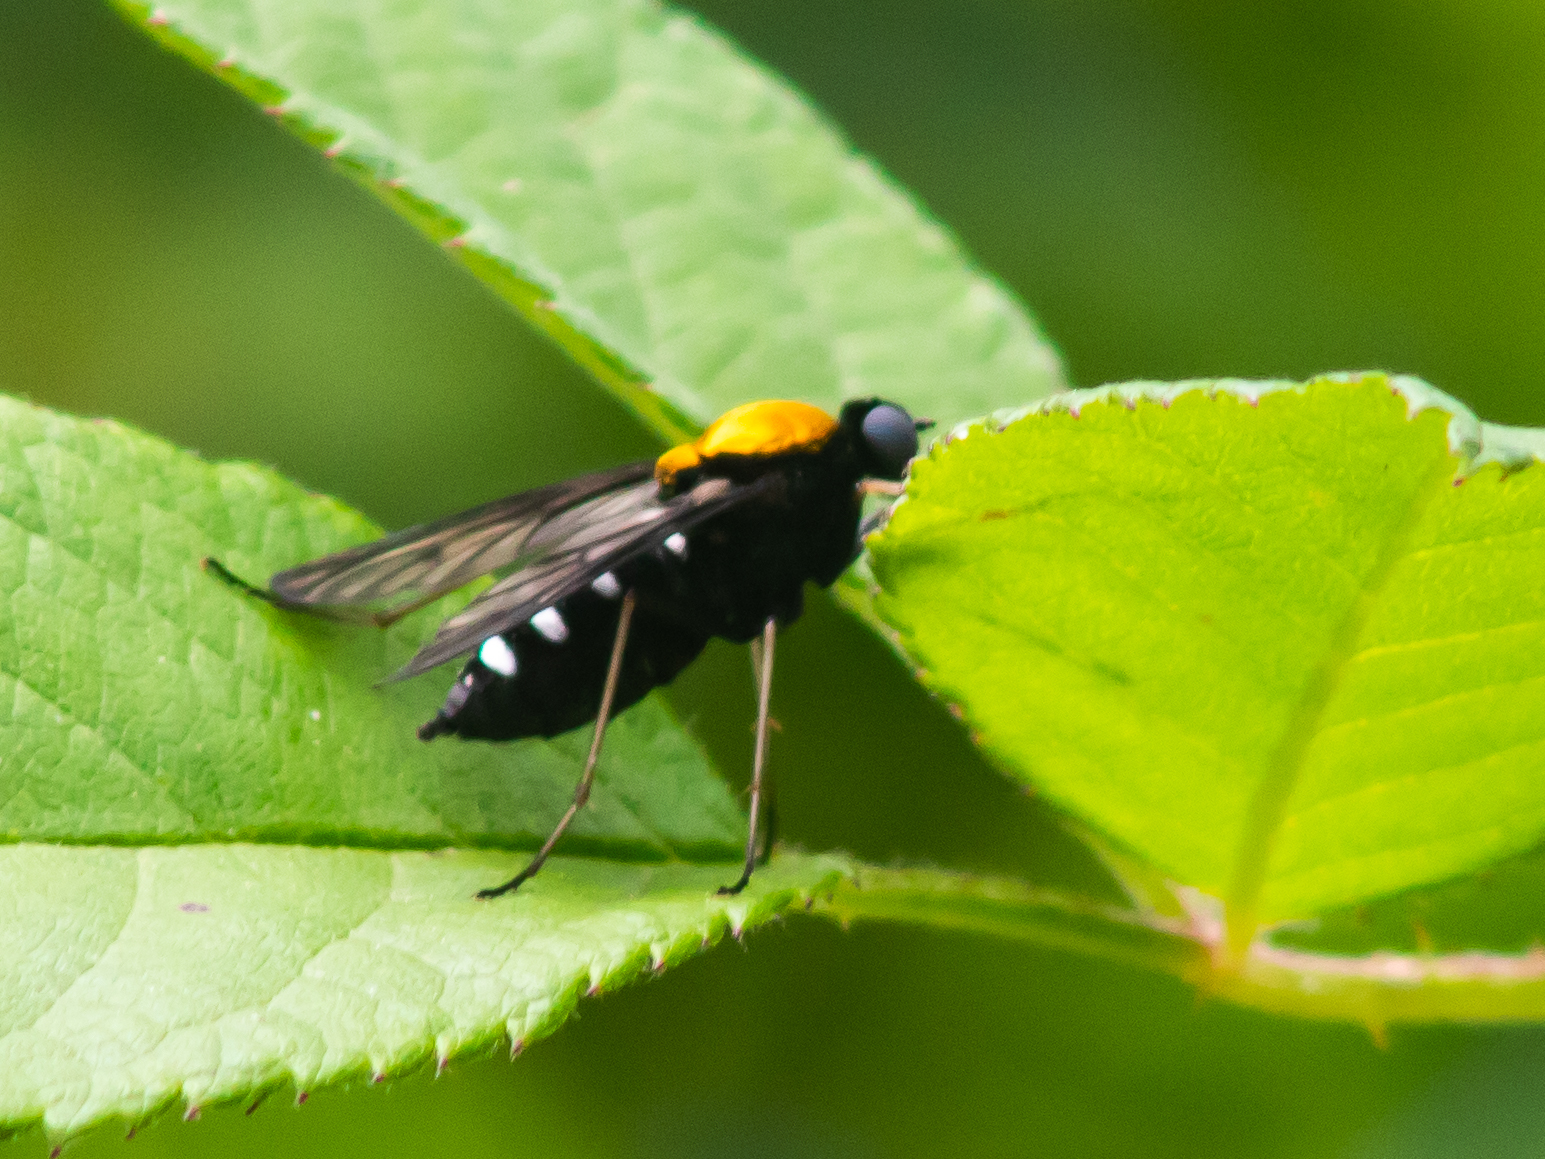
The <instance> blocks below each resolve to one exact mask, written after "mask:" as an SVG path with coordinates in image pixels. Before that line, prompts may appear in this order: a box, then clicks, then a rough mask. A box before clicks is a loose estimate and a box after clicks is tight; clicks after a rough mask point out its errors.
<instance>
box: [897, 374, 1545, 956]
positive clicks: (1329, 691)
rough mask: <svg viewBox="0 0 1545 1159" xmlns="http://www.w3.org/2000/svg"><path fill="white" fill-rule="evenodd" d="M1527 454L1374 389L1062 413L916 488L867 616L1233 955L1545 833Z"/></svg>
mask: <svg viewBox="0 0 1545 1159" xmlns="http://www.w3.org/2000/svg"><path fill="white" fill-rule="evenodd" d="M1540 438H1541V437H1540V435H1539V434H1538V433H1536V432H1519V431H1509V430H1505V429H1502V428H1496V427H1484V426H1483V425H1482V424H1480V423H1478V422H1476V420H1475V419H1474V417H1473V416H1471V415H1470V414H1469V413H1468V412H1466V411H1465V410H1464V408H1463V407H1461V406H1460V405H1459V404H1458V403H1456V402H1454V401H1453V400H1452V399H1448V398H1446V397H1445V396H1443V395H1441V394H1439V393H1438V392H1436V391H1434V390H1432V389H1431V388H1430V387H1427V386H1425V385H1424V384H1421V383H1418V382H1415V381H1413V380H1409V379H1394V380H1391V379H1387V378H1384V377H1383V376H1380V375H1367V376H1363V377H1352V378H1348V379H1334V378H1326V379H1318V380H1315V381H1314V382H1311V383H1309V384H1307V385H1305V386H1293V385H1292V384H1286V383H1253V384H1252V383H1240V382H1220V383H1182V384H1178V385H1173V386H1167V387H1166V386H1159V385H1156V384H1137V385H1134V386H1129V387H1120V388H1107V389H1105V390H1101V391H1093V392H1074V393H1072V394H1069V395H1065V396H1062V397H1061V398H1059V399H1054V400H1051V401H1050V402H1049V403H1047V404H1045V405H1043V406H1041V407H1038V408H1035V409H1034V410H1033V411H1031V412H1030V413H1027V414H1021V415H1019V416H1002V417H1000V418H998V419H995V420H993V421H991V422H989V423H987V424H977V425H974V426H972V427H970V428H968V429H962V430H958V431H956V432H955V433H954V437H953V438H952V439H951V440H949V443H948V445H947V446H944V447H940V448H936V449H935V451H934V453H933V454H932V455H931V457H930V458H929V459H928V460H927V461H926V462H921V463H919V464H917V465H916V466H915V469H914V472H913V480H912V484H911V487H910V488H909V492H908V497H907V499H906V501H905V502H904V503H903V504H902V505H901V506H900V507H899V508H898V509H897V511H896V513H895V515H894V517H893V518H892V519H891V521H890V524H889V526H888V527H887V529H886V530H885V532H884V533H883V535H881V536H879V537H878V538H877V540H876V541H875V542H874V543H873V544H872V552H873V557H874V570H875V574H876V576H877V577H878V579H879V581H880V583H881V584H882V586H883V591H882V592H881V594H880V595H879V597H878V602H877V607H878V610H879V612H880V614H881V615H882V616H884V617H885V618H886V619H887V620H888V621H889V622H890V623H891V624H893V625H894V626H895V628H896V629H897V630H898V631H899V633H900V637H901V640H902V642H903V644H904V646H905V647H906V649H907V650H908V651H909V652H910V653H911V654H912V655H913V656H914V657H916V659H917V661H918V662H919V663H920V664H921V665H922V666H923V668H924V669H925V670H926V673H927V679H928V681H929V682H930V684H931V685H932V686H933V687H934V688H935V689H936V690H937V691H938V692H939V694H940V695H942V696H944V697H946V698H947V699H949V700H951V701H954V702H957V703H958V704H959V706H960V708H961V709H962V711H963V712H964V714H965V716H966V718H967V720H968V721H969V722H970V723H971V725H972V727H973V728H974V729H975V730H977V734H978V737H979V739H980V742H981V743H982V744H983V745H985V746H986V747H987V749H988V750H989V751H990V752H991V753H992V754H993V755H994V756H995V757H996V758H997V759H998V760H999V761H1001V762H1002V764H1003V765H1004V766H1005V767H1006V768H1008V769H1010V770H1011V771H1012V772H1013V773H1014V774H1015V775H1017V776H1019V777H1022V778H1023V779H1024V780H1026V781H1027V782H1029V783H1030V784H1032V785H1034V786H1035V787H1036V788H1038V789H1040V790H1042V791H1044V792H1045V793H1046V794H1047V795H1048V796H1049V797H1051V798H1053V799H1055V800H1056V801H1058V802H1059V803H1061V804H1063V805H1064V806H1066V807H1067V808H1068V809H1070V810H1071V811H1073V812H1074V813H1076V814H1077V815H1079V816H1080V817H1082V818H1084V819H1085V820H1086V821H1088V822H1089V823H1090V824H1092V825H1093V826H1094V827H1095V828H1096V829H1098V830H1100V831H1102V832H1103V833H1104V834H1106V835H1107V836H1108V837H1109V838H1111V839H1113V840H1114V841H1116V842H1117V843H1118V844H1119V845H1121V846H1124V847H1125V848H1126V849H1128V850H1130V851H1132V852H1134V853H1136V854H1138V855H1140V856H1142V857H1143V858H1146V859H1147V860H1149V861H1151V862H1152V863H1153V864H1154V865H1156V866H1157V867H1159V868H1160V869H1161V870H1162V871H1163V872H1165V873H1166V874H1168V875H1170V876H1171V877H1173V878H1174V879H1175V880H1177V881H1178V882H1180V883H1183V884H1186V885H1190V886H1194V887H1197V888H1200V889H1201V890H1204V891H1206V892H1208V893H1211V894H1215V895H1218V896H1220V897H1223V898H1225V899H1226V901H1227V904H1228V909H1229V921H1230V927H1231V940H1232V942H1233V945H1234V948H1235V949H1236V951H1237V950H1238V949H1239V948H1240V947H1241V946H1242V945H1243V944H1244V943H1245V942H1246V941H1248V938H1249V936H1250V932H1251V931H1252V930H1253V929H1254V928H1255V926H1256V924H1257V922H1259V921H1268V922H1274V921H1281V920H1284V919H1291V918H1299V917H1304V916H1307V915H1311V914H1314V913H1317V912H1320V911H1323V910H1326V909H1328V908H1331V907H1334V906H1338V905H1348V904H1352V903H1355V902H1358V901H1361V900H1365V899H1368V898H1372V897H1377V896H1381V895H1385V894H1390V893H1393V892H1397V891H1399V890H1403V889H1406V888H1409V887H1412V886H1415V885H1418V884H1422V883H1426V882H1433V881H1437V880H1440V879H1443V878H1446V877H1450V876H1453V875H1456V874H1462V873H1465V872H1468V871H1470V870H1473V869H1475V868H1478V867H1480V866H1483V865H1486V864H1489V863H1491V862H1494V861H1497V860H1499V859H1501V858H1504V857H1506V856H1509V855H1511V854H1516V853H1519V852H1521V851H1523V850H1525V849H1527V848H1529V847H1530V846H1532V845H1534V844H1535V843H1536V842H1538V841H1539V840H1540V838H1541V835H1542V834H1545V776H1541V771H1542V764H1545V648H1542V647H1541V645H1542V643H1545V589H1542V588H1541V586H1540V584H1539V582H1538V577H1539V575H1540V574H1541V571H1542V568H1545V472H1542V471H1539V470H1536V469H1523V468H1524V467H1525V466H1526V464H1529V463H1532V462H1533V461H1534V460H1533V451H1534V449H1535V448H1536V447H1538V446H1539V445H1540ZM1461 482H1462V483H1463V485H1462V486H1457V485H1456V484H1458V483H1461Z"/></svg>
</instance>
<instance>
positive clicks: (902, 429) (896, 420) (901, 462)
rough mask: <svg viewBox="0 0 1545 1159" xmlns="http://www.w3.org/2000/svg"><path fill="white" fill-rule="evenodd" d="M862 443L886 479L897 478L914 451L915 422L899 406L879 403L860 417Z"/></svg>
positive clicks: (915, 449)
mask: <svg viewBox="0 0 1545 1159" xmlns="http://www.w3.org/2000/svg"><path fill="white" fill-rule="evenodd" d="M863 432H864V442H865V443H867V444H868V445H869V453H870V454H871V455H873V456H874V458H875V461H876V463H877V464H878V465H879V466H880V467H881V468H882V471H881V473H882V474H884V475H885V476H886V477H888V478H893V479H899V478H901V473H902V472H903V471H904V470H906V466H907V463H908V462H910V461H911V459H912V457H913V456H914V455H916V454H917V424H916V423H915V422H914V421H913V419H912V416H911V415H909V414H908V413H907V412H906V411H904V410H902V409H901V408H900V407H899V406H892V405H891V404H890V403H888V402H882V403H881V404H880V405H879V406H877V407H874V408H873V409H872V410H870V412H869V413H868V414H866V415H865V416H864V424H863Z"/></svg>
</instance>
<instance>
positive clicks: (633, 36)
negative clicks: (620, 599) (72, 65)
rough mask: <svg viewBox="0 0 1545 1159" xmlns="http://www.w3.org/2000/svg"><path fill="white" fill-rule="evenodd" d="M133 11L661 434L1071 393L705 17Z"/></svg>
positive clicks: (905, 202)
mask: <svg viewBox="0 0 1545 1159" xmlns="http://www.w3.org/2000/svg"><path fill="white" fill-rule="evenodd" d="M123 6H124V7H125V9H126V10H127V11H129V12H130V13H132V14H133V15H134V16H135V17H136V18H138V19H140V20H143V21H144V22H145V23H146V24H147V25H148V26H149V28H150V29H151V31H152V32H153V33H154V34H155V35H157V36H158V37H159V38H160V39H161V40H162V41H163V43H165V44H167V45H168V46H169V47H171V48H172V49H173V50H175V51H178V52H180V53H182V54H184V55H186V56H187V57H189V58H190V59H191V60H192V61H194V62H195V63H196V64H198V65H200V66H201V67H203V68H205V69H207V70H209V71H210V72H211V73H212V74H214V75H215V76H218V77H220V78H222V79H224V80H226V81H228V82H229V83H231V84H233V85H235V86H236V87H237V88H238V89H240V90H241V91H243V92H244V93H246V94H248V95H249V96H250V97H252V98H253V99H254V100H256V101H258V102H260V103H261V104H263V105H264V106H266V107H269V108H270V109H272V110H273V111H275V112H279V113H282V114H283V116H284V118H285V120H286V121H287V123H289V124H290V125H291V126H292V127H294V128H295V129H296V130H297V131H298V132H300V133H301V134H302V135H303V136H305V137H306V138H307V139H309V140H311V141H313V142H315V143H316V144H318V145H319V146H324V147H326V149H327V153H328V156H329V157H332V158H334V159H335V160H336V162H337V164H339V165H340V166H341V167H343V168H344V169H345V170H346V171H347V172H349V173H350V174H351V175H352V176H354V177H356V178H357V179H358V180H360V181H361V182H363V183H364V184H365V185H366V186H367V187H369V188H371V189H373V190H375V191H376V192H378V193H379V194H381V195H382V196H383V197H385V198H386V199H387V200H388V201H389V202H390V203H391V204H392V205H394V206H395V207H396V208H397V209H398V210H399V211H401V212H402V213H404V214H405V215H406V216H407V217H408V218H409V219H410V220H412V221H413V222H414V223H415V224H417V225H418V226H419V227H420V228H422V229H423V230H424V231H425V232H426V233H428V234H429V235H430V236H431V237H432V238H434V239H435V240H436V241H440V242H444V243H449V244H451V245H452V246H453V248H454V250H455V252H456V253H457V254H459V255H460V256H461V258H462V259H463V260H464V261H465V262H466V263H467V264H468V266H469V267H470V268H471V269H472V270H473V272H474V273H476V274H477V275H478V276H479V277H481V278H483V279H484V280H485V281H487V282H488V283H489V284H490V285H491V286H492V287H493V288H494V289H495V290H496V291H497V292H498V293H500V294H501V295H502V296H503V297H504V298H505V299H506V300H507V301H508V302H509V303H510V304H511V305H512V306H514V307H515V308H516V309H518V310H520V311H521V312H522V313H523V314H525V315H526V316H527V317H528V318H529V319H530V320H532V321H533V322H534V323H535V324H536V325H537V326H538V327H539V328H541V329H543V330H545V331H547V332H548V333H550V334H551V335H552V336H553V337H554V338H555V339H556V340H557V341H558V342H560V343H561V344H562V345H564V346H565V347H566V348H567V349H568V350H569V351H570V352H571V353H572V354H574V355H575V357H577V358H578V359H579V360H580V362H581V363H582V364H584V365H586V366H587V367H588V368H589V369H590V370H591V371H592V372H594V373H595V374H596V375H597V376H598V377H599V378H600V380H601V381H602V382H604V383H605V384H607V385H608V386H609V387H610V388H612V389H614V390H616V391H617V392H618V393H619V394H620V395H621V396H622V397H623V399H624V400H625V401H627V402H629V403H630V404H631V405H632V406H634V407H635V408H636V409H637V410H638V411H639V412H640V413H641V414H642V415H644V416H645V417H646V418H648V419H650V420H651V421H652V422H653V423H654V424H655V426H656V428H657V429H659V430H661V431H662V432H664V433H666V434H667V435H677V434H680V433H681V432H682V430H683V424H682V423H681V421H680V419H679V418H677V417H675V413H673V408H674V412H679V413H680V414H684V415H685V416H686V417H687V418H688V419H689V420H694V421H696V422H697V423H702V422H705V421H706V420H707V419H709V418H711V417H712V416H713V415H715V414H717V413H719V412H720V411H722V410H724V409H726V408H728V407H729V406H732V405H734V404H736V403H740V402H744V401H746V400H748V399H754V398H767V397H772V398H779V397H789V396H795V397H800V398H806V399H809V400H811V401H813V402H817V403H822V404H825V405H827V406H829V407H830V406H835V404H836V403H838V402H839V401H840V400H842V399H845V398H851V397H855V396H859V395H866V394H880V395H884V396H886V397H889V398H893V399H895V400H897V401H899V402H902V403H904V404H906V405H908V406H911V407H913V408H914V409H915V410H916V411H917V412H918V413H920V414H932V415H933V416H934V417H935V418H938V419H940V420H944V421H954V420H955V419H958V418H961V417H964V416H965V415H969V414H980V413H982V412H983V411H986V410H989V409H992V408H994V407H1001V406H1006V405H1013V404H1019V403H1023V402H1024V401H1026V400H1029V399H1034V398H1039V397H1041V396H1043V395H1045V394H1047V393H1048V392H1050V391H1052V390H1054V389H1056V388H1057V387H1058V385H1059V384H1060V378H1061V376H1060V370H1059V368H1058V364H1057V359H1056V356H1055V354H1054V353H1053V352H1052V351H1051V349H1050V347H1049V346H1047V344H1046V343H1045V341H1044V339H1042V338H1041V337H1040V335H1039V334H1038V333H1037V331H1036V330H1035V328H1034V326H1033V324H1032V323H1031V322H1030V321H1029V320H1028V319H1027V318H1026V316H1025V314H1024V313H1023V311H1022V310H1021V309H1020V308H1019V306H1018V305H1017V304H1016V303H1015V302H1014V301H1013V300H1012V299H1011V298H1010V296H1009V295H1008V293H1007V292H1006V291H1005V290H1003V289H1002V287H1000V286H999V285H997V283H995V282H993V281H992V280H990V279H989V278H987V277H985V276H983V275H982V274H980V273H979V272H977V271H975V270H973V269H972V268H971V267H970V266H969V264H968V263H967V262H966V261H965V259H964V258H963V256H962V255H961V253H960V250H959V248H958V247H957V245H956V244H955V242H954V241H953V240H952V239H951V238H950V237H949V235H948V234H947V233H946V232H945V231H944V230H943V229H942V228H940V227H939V226H938V225H937V224H935V223H934V222H932V221H930V220H929V219H928V218H927V217H926V216H925V215H924V214H923V213H922V212H921V211H920V210H919V209H918V208H917V206H916V205H914V204H913V203H912V202H911V201H910V200H909V199H908V198H907V197H906V195H905V194H904V193H902V192H901V191H900V190H899V189H897V188H896V187H895V186H894V185H893V184H892V183H891V182H890V181H889V180H888V179H887V178H886V177H885V176H884V175H882V174H881V173H880V172H879V171H878V170H877V169H876V168H875V166H874V165H873V164H872V163H871V162H869V161H867V160H866V159H864V158H862V157H858V156H856V155H855V154H854V153H853V152H852V151H851V150H850V149H848V147H847V146H846V145H845V144H844V143H843V142H842V140H841V139H840V138H839V137H838V136H837V134H836V133H835V132H834V131H833V130H832V128H831V127H830V126H828V125H827V124H826V123H824V122H823V121H822V119H821V118H820V117H819V116H818V115H816V114H815V113H814V112H813V111H812V110H811V108H810V107H809V106H808V105H807V104H806V103H805V102H804V101H803V100H801V99H800V98H799V97H798V96H797V95H796V94H795V93H793V92H792V91H790V90H789V88H788V87H787V86H786V85H785V84H783V83H782V82H780V81H779V80H778V79H777V78H775V77H773V76H772V75H770V74H769V73H768V72H766V71H765V70H764V69H762V68H760V67H759V66H757V65H755V64H754V63H753V62H751V61H749V60H748V59H746V58H745V57H744V56H742V55H741V54H740V53H738V52H737V51H736V50H735V49H734V48H733V47H731V46H730V45H729V44H728V43H726V42H725V40H724V39H723V38H721V37H720V36H719V35H717V34H716V33H714V32H712V31H710V30H709V29H707V28H706V27H704V26H703V25H702V24H701V23H700V22H699V21H697V20H696V19H694V18H692V17H690V16H686V15H683V14H680V13H674V12H670V11H668V10H666V9H663V8H661V7H660V6H658V5H656V4H653V3H648V2H643V0H542V2H539V3H520V4H498V5H488V4H475V3H467V2H465V0H460V2H444V0H416V2H410V3H407V4H394V5H386V6H383V5H360V4H357V3H354V2H353V0H326V2H318V0H300V2H296V0H169V2H167V3H157V4H156V5H155V7H154V9H153V10H152V9H151V8H150V6H148V5H143V4H140V3H135V2H133V0H124V3H123ZM645 383H647V384H649V386H648V387H645V386H643V385H642V384H645ZM662 399H663V400H664V401H665V403H666V404H667V405H666V406H662V405H661V400H662Z"/></svg>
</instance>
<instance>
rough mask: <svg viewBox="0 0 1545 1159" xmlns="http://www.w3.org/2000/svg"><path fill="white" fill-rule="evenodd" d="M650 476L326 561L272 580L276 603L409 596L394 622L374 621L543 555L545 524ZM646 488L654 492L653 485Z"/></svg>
mask: <svg viewBox="0 0 1545 1159" xmlns="http://www.w3.org/2000/svg"><path fill="white" fill-rule="evenodd" d="M653 472H654V464H653V463H652V462H650V461H645V462H641V463H630V464H628V465H627V466H623V467H614V468H612V469H611V470H607V471H597V472H595V473H594V474H591V475H581V476H580V477H579V478H577V479H569V480H566V481H564V482H562V483H554V484H553V485H552V486H550V487H539V488H537V489H536V490H534V491H523V492H521V493H520V494H519V495H511V496H509V497H508V498H506V499H498V500H495V501H494V502H492V503H485V504H483V505H482V506H481V507H474V508H472V509H471V510H470V511H462V512H460V513H458V514H456V515H448V516H446V517H445V518H443V519H437V520H435V521H434V522H433V523H423V524H420V525H419V526H417V527H409V528H407V529H406V530H405V531H398V532H395V533H394V534H392V535H388V536H385V537H384V538H382V539H377V540H375V541H374V542H371V543H363V544H360V545H359V546H358V547H351V548H349V549H348V550H347V551H340V552H337V553H336V554H333V555H326V556H323V557H322V558H321V559H315V560H312V561H311V562H310V563H303V564H301V565H300V566H299V567H292V568H290V569H289V570H288V571H281V572H279V573H278V574H277V575H275V576H274V577H273V578H272V579H271V580H269V586H270V588H271V589H272V592H273V596H274V597H277V598H275V599H274V600H273V602H274V603H278V604H281V605H282V606H286V607H297V608H304V609H310V610H314V611H325V610H326V609H328V608H334V609H339V608H357V607H361V606H364V605H369V604H375V603H379V602H380V601H383V600H389V599H392V598H393V597H395V596H400V595H404V594H412V595H413V596H414V597H415V599H414V600H413V602H412V603H411V604H410V605H408V606H407V607H405V608H401V609H398V610H397V612H396V614H395V615H394V614H385V615H377V616H376V617H375V618H376V619H377V620H378V621H389V620H391V619H395V618H397V617H398V616H400V615H402V614H405V613H406V612H407V611H409V610H411V609H412V608H414V607H419V606H421V605H423V604H426V603H428V602H430V601H431V600H434V599H437V598H438V597H440V596H442V595H444V594H445V593H446V592H449V591H454V590H455V589H456V588H459V587H461V586H462V585H463V584H466V583H469V582H471V581H472V580H474V579H476V578H477V577H478V576H480V575H486V574H487V573H489V572H491V571H496V570H498V569H499V568H502V567H508V566H509V565H510V564H513V563H515V562H516V561H517V560H519V559H520V558H521V557H523V556H527V555H531V554H533V553H534V552H535V551H536V550H538V547H537V545H536V543H535V542H534V541H535V540H536V539H538V538H539V535H538V533H539V532H541V531H542V529H543V528H544V526H545V525H548V524H551V523H554V522H561V521H562V520H563V519H564V518H565V517H566V515H571V514H574V513H575V512H578V511H583V510H588V509H590V508H591V506H592V504H593V503H594V502H596V501H597V497H598V496H599V497H600V499H599V501H600V502H602V503H605V502H606V499H607V498H608V493H609V492H613V491H617V490H618V489H619V488H633V487H636V486H637V485H638V484H639V483H640V482H641V481H642V480H646V479H650V478H651V476H652V475H653ZM648 487H649V489H650V490H653V489H654V484H653V483H652V482H651V483H649V484H648ZM622 493H623V494H627V493H628V491H626V490H624V491H623V492H622ZM540 538H543V539H544V540H545V538H546V537H545V536H543V537H540Z"/></svg>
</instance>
